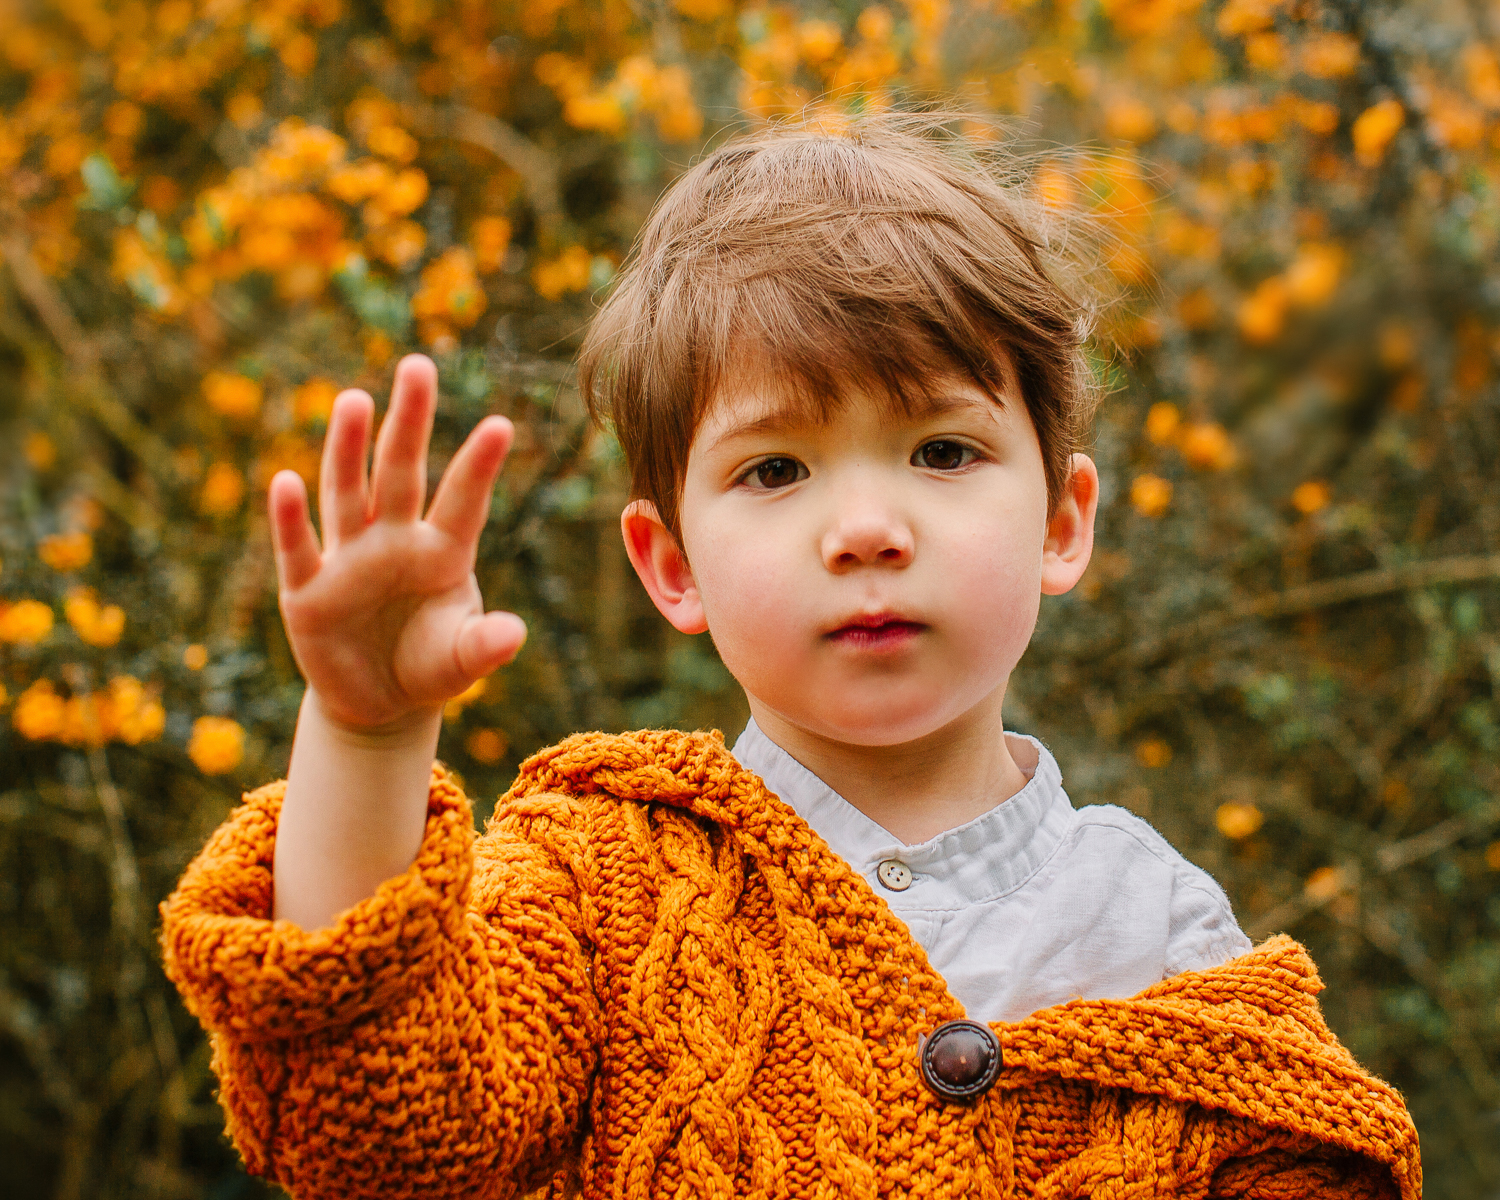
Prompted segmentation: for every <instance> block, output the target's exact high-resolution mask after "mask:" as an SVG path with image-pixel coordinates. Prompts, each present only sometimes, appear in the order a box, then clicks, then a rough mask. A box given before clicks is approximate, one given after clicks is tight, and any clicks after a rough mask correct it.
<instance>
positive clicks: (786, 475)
mask: <svg viewBox="0 0 1500 1200" xmlns="http://www.w3.org/2000/svg"><path fill="white" fill-rule="evenodd" d="M806 478H807V468H806V467H804V466H803V465H802V464H801V463H799V462H798V461H797V460H796V459H795V458H768V459H766V461H765V462H762V463H757V464H756V465H755V466H753V467H751V468H750V470H749V471H748V472H746V474H745V477H744V479H743V480H741V482H743V483H748V484H750V485H751V486H752V487H756V488H764V489H766V490H767V491H770V490H772V489H774V488H784V487H786V486H788V485H789V484H793V483H797V482H799V481H800V480H803V479H806Z"/></svg>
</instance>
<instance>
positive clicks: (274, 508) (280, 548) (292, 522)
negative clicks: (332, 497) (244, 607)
mask: <svg viewBox="0 0 1500 1200" xmlns="http://www.w3.org/2000/svg"><path fill="white" fill-rule="evenodd" d="M266 504H267V507H268V508H269V509H270V512H271V544H272V545H273V546H274V547H275V550H276V581H277V584H278V585H279V586H280V588H281V590H282V591H284V592H287V591H295V590H296V589H297V588H299V587H301V586H302V585H303V584H304V583H306V582H307V581H308V580H309V579H311V578H312V577H313V576H314V575H316V574H317V573H318V568H319V567H320V566H322V563H323V556H322V554H321V553H320V552H319V550H318V534H317V531H316V530H314V529H313V526H312V519H311V518H310V517H309V516H308V512H307V487H306V485H305V484H303V482H302V477H301V476H300V475H298V474H297V472H295V471H277V472H276V474H275V476H274V477H273V478H272V479H271V487H270V489H269V492H268V494H267V496H266Z"/></svg>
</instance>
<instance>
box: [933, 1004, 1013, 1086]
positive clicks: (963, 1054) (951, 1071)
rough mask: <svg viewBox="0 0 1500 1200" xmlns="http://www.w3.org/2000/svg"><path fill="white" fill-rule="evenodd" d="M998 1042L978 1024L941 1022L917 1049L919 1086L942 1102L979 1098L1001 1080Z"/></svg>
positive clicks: (987, 1028) (989, 1031)
mask: <svg viewBox="0 0 1500 1200" xmlns="http://www.w3.org/2000/svg"><path fill="white" fill-rule="evenodd" d="M1002 1058H1003V1056H1002V1055H1001V1053H1000V1039H999V1038H997V1037H996V1036H995V1035H994V1032H993V1031H992V1030H991V1029H990V1027H989V1026H988V1025H981V1024H980V1023H979V1022H978V1021H944V1022H943V1023H942V1024H941V1025H939V1026H938V1027H937V1028H936V1029H934V1030H933V1031H932V1032H931V1033H930V1034H928V1035H926V1036H925V1037H923V1038H922V1040H921V1041H920V1042H919V1043H918V1045H917V1062H918V1064H919V1065H920V1068H921V1071H922V1082H923V1083H925V1084H926V1085H927V1086H928V1087H929V1088H931V1089H932V1091H933V1093H934V1094H935V1095H937V1096H940V1097H941V1098H942V1099H944V1100H951V1101H955V1102H962V1101H965V1100H972V1099H974V1097H976V1096H982V1095H984V1093H985V1092H987V1091H989V1090H990V1086H991V1085H992V1084H993V1083H994V1082H995V1080H996V1079H998V1078H999V1077H1000V1066H1001V1062H1002Z"/></svg>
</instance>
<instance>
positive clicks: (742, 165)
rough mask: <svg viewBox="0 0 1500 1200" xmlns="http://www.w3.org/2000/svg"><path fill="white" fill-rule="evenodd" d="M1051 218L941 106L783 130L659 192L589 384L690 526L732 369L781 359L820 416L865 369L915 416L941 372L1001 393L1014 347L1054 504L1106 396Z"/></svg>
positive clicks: (671, 518) (593, 404) (724, 152)
mask: <svg viewBox="0 0 1500 1200" xmlns="http://www.w3.org/2000/svg"><path fill="white" fill-rule="evenodd" d="M1048 224H1049V220H1048V217H1047V214H1046V210H1045V209H1043V208H1042V206H1041V205H1039V204H1038V203H1036V202H1035V201H1033V200H1032V199H1030V198H1029V197H1028V196H1027V195H1026V193H1025V192H1024V191H1023V189H1022V188H1021V187H1020V186H1018V185H1016V184H1011V183H1006V182H1002V181H1001V180H1000V179H999V178H997V173H996V172H995V171H994V170H993V169H992V168H990V167H987V166H986V164H985V163H984V162H982V161H981V160H979V159H978V158H977V157H976V156H975V154H973V153H972V152H969V151H966V148H965V147H964V145H963V144H962V142H961V140H960V139H958V138H955V137H954V136H952V135H950V134H945V133H944V132H943V127H942V125H941V124H940V123H939V122H937V121H935V120H933V119H930V118H926V119H924V118H913V117H910V116H907V117H901V116H891V115H884V116H865V117H857V118H853V119H851V121H850V122H849V123H848V125H847V126H846V127H845V128H844V129H843V130H842V131H840V132H837V133H829V132H826V131H821V130H818V129H815V128H811V127H807V126H802V127H774V128H772V129H769V130H766V131H761V132H757V133H754V134H752V135H749V136H746V137H742V138H740V139H737V140H735V141H732V142H730V143H728V144H727V145H725V146H722V147H721V148H719V149H717V150H715V151H714V152H713V153H712V154H709V155H708V156H707V157H706V158H704V159H703V160H702V161H700V162H699V163H697V164H696V165H695V166H694V167H693V168H692V169H691V170H689V171H688V172H687V173H686V174H684V175H683V176H682V177H681V178H680V179H678V180H677V181H676V182H675V183H674V184H673V185H672V186H671V187H670V188H669V189H668V190H667V192H666V194H665V195H664V196H663V197H662V199H661V201H660V202H659V203H658V204H657V207H656V209H655V211H654V212H653V213H652V214H651V217H650V219H649V220H648V221H647V222H646V225H645V228H644V229H643V230H642V231H641V235H640V238H639V240H638V241H637V243H636V247H635V250H634V251H633V253H632V256H631V259H630V261H629V262H628V263H627V264H626V266H625V267H624V269H623V270H622V271H621V273H620V275H619V277H618V280H617V282H616V286H615V289H614V291H613V293H612V294H611V295H610V297H609V298H608V300H607V301H606V302H605V303H604V306H603V308H602V310H601V311H600V313H599V315H598V317H597V318H596V319H595V321H594V324H593V327H592V328H591V329H590V331H589V334H588V337H587V338H586V340H585V342H584V346H583V352H582V356H581V359H580V363H579V380H580V386H581V388H582V391H583V396H584V399H585V400H586V402H587V403H588V406H589V411H590V412H591V413H592V414H593V416H594V418H595V419H596V420H598V421H601V422H608V423H609V424H612V425H613V427H614V430H615V434H616V436H617V437H618V438H619V440H620V444H621V446H622V448H623V449H624V451H625V457H626V460H627V462H628V463H629V465H630V475H631V493H632V495H634V496H636V497H638V498H644V499H648V500H650V501H652V502H653V503H654V504H655V505H656V508H657V511H658V512H659V513H660V515H661V518H662V521H663V522H664V523H665V524H666V526H667V528H668V529H670V530H671V531H672V532H673V534H674V535H675V536H680V528H681V527H680V514H679V497H680V495H681V490H682V481H683V476H684V474H685V472H686V470H687V460H688V450H689V447H690V446H691V444H692V440H693V435H694V434H695V433H696V431H697V428H698V424H699V422H700V421H701V420H702V418H703V415H704V412H705V410H706V408H707V406H708V403H709V401H710V400H711V398H712V397H713V395H714V394H715V391H716V389H717V388H718V386H719V384H720V382H721V380H723V379H724V378H725V376H726V373H727V372H729V371H730V370H733V369H736V368H740V367H743V366H745V365H753V364H756V363H764V364H768V366H769V369H770V370H771V371H773V372H774V373H775V375H776V377H777V378H778V381H781V382H784V383H785V384H786V385H787V386H788V388H789V390H790V392H791V393H792V394H793V397H794V402H795V400H800V401H801V403H802V404H804V405H805V406H806V407H807V409H808V411H809V413H810V414H811V415H813V416H815V417H817V416H822V415H825V414H827V413H828V412H829V411H830V410H831V409H833V408H836V407H837V406H838V405H839V404H840V403H842V402H843V400H842V396H843V393H845V392H846V391H847V387H848V385H849V384H850V383H851V382H856V381H857V382H859V383H861V384H864V385H866V386H868V387H869V389H870V390H872V391H875V392H876V393H877V394H884V395H886V396H888V397H889V398H890V400H891V402H892V403H893V404H895V405H897V406H899V407H900V408H902V409H904V410H910V409H911V408H912V407H913V406H914V405H920V404H921V403H922V402H923V401H924V400H926V399H927V398H928V395H927V391H926V389H927V387H928V386H929V385H930V384H931V383H932V382H933V381H934V380H935V379H936V378H937V377H938V376H941V375H944V374H954V373H958V374H961V375H965V376H968V377H970V378H972V379H973V380H974V381H975V382H976V383H977V384H978V385H979V386H980V387H982V388H984V389H985V390H986V391H987V392H989V393H990V395H991V396H998V395H999V393H1000V392H1001V390H1002V388H1003V383H1004V374H1005V371H1004V366H1005V354H1006V353H1008V354H1009V356H1010V360H1011V362H1013V363H1014V364H1015V370H1016V375H1017V376H1018V377H1019V383H1020V387H1021V394H1022V397H1023V399H1024V400H1025V403H1026V408H1027V411H1028V412H1029V414H1030V416H1031V420H1032V423H1033V425H1034V426H1035V428H1036V432H1037V438H1038V441H1039V442H1040V444H1041V450H1042V463H1043V467H1044V469H1045V472H1046V480H1047V496H1048V507H1049V510H1050V509H1051V508H1052V507H1053V506H1055V504H1056V503H1057V500H1058V498H1059V496H1060V495H1061V492H1062V489H1063V487H1064V485H1065V483H1066V480H1067V474H1068V461H1069V456H1070V455H1071V454H1072V452H1073V451H1074V449H1075V448H1076V447H1077V446H1078V444H1079V442H1080V440H1081V438H1082V436H1083V434H1084V431H1085V429H1086V427H1087V424H1088V419H1089V416H1090V413H1091V411H1092V407H1093V398H1094V388H1093V384H1092V377H1091V375H1090V373H1089V369H1088V365H1087V363H1086V361H1085V359H1084V356H1083V349H1082V346H1083V339H1084V337H1085V335H1086V316H1087V314H1086V311H1085V309H1084V307H1083V306H1082V305H1080V304H1079V303H1077V302H1076V301H1075V300H1073V299H1072V298H1071V297H1070V296H1069V295H1068V294H1067V292H1066V291H1065V290H1064V289H1063V288H1062V287H1061V286H1060V285H1059V284H1058V282H1057V281H1056V280H1055V278H1054V270H1052V269H1049V265H1048V263H1047V261H1046V254H1047V251H1046V247H1047V240H1046V233H1047V229H1048Z"/></svg>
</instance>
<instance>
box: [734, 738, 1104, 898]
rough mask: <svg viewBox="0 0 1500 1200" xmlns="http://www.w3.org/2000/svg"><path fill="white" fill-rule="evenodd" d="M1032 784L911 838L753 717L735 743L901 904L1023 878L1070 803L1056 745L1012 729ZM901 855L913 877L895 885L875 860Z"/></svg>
mask: <svg viewBox="0 0 1500 1200" xmlns="http://www.w3.org/2000/svg"><path fill="white" fill-rule="evenodd" d="M1005 736H1006V737H1007V738H1009V739H1010V746H1011V752H1012V754H1013V756H1014V757H1015V759H1016V765H1017V766H1019V767H1020V768H1021V769H1022V771H1025V772H1027V773H1028V774H1029V775H1030V778H1029V779H1028V781H1027V783H1026V786H1025V787H1023V788H1022V789H1021V790H1020V791H1019V792H1017V793H1016V794H1015V795H1013V796H1011V797H1010V798H1009V799H1007V800H1005V801H1003V802H1001V803H1000V804H997V805H996V806H995V807H994V808H992V809H990V810H989V811H988V812H986V813H983V814H981V815H980V816H978V817H975V818H974V819H973V820H972V821H969V822H967V823H966V824H963V825H959V826H958V827H956V828H954V829H949V830H947V831H946V832H944V833H940V834H938V835H937V836H936V837H933V838H929V839H928V840H927V841H925V842H918V843H916V844H915V845H907V844H906V843H904V842H901V841H899V840H897V838H896V837H895V836H894V835H892V834H891V833H890V831H889V830H887V829H885V828H884V827H883V826H881V825H877V824H876V823H875V822H874V821H872V820H871V819H870V818H869V817H867V816H865V814H864V813H862V812H860V811H859V809H857V808H855V807H854V805H852V804H850V803H849V802H848V801H847V800H845V799H844V798H843V797H842V796H840V795H839V794H838V793H837V792H835V791H834V790H833V789H832V788H831V787H829V786H828V785H827V784H826V783H824V782H823V781H822V780H821V779H819V778H818V777H817V776H816V775H814V774H813V773H812V772H811V771H809V770H808V769H807V768H806V767H805V766H803V765H802V764H801V763H800V762H798V761H797V760H796V759H795V758H793V757H792V756H791V755H790V754H788V753H787V752H786V751H785V750H783V749H782V748H781V747H780V746H778V745H776V743H775V742H773V741H771V739H770V738H768V737H767V736H766V735H765V733H764V732H763V731H762V730H761V728H760V726H758V725H757V724H756V723H755V720H754V718H752V719H751V720H750V723H749V724H748V725H746V726H745V731H744V733H742V734H740V737H739V740H738V741H736V742H735V744H734V749H733V751H732V752H731V753H733V754H734V757H735V758H736V759H738V760H739V762H740V765H741V766H744V767H747V768H749V769H750V770H752V771H754V772H755V773H756V774H757V775H759V776H760V777H761V779H762V780H764V781H765V784H766V786H767V787H768V788H770V790H771V791H773V792H775V793H776V794H777V795H778V796H779V797H780V798H781V799H782V800H783V801H784V802H785V803H786V804H787V805H789V806H790V807H791V808H792V810H793V811H795V812H796V813H797V815H798V816H799V817H801V818H802V819H803V820H804V821H806V822H807V823H808V824H809V825H811V826H812V828H813V829H814V830H815V831H816V832H817V833H818V834H819V835H820V836H821V837H822V838H823V840H824V841H826V842H827V843H828V845H829V846H830V848H831V849H832V850H833V851H834V852H835V853H837V854H839V855H841V856H842V857H843V858H844V860H845V861H847V862H848V863H849V864H850V865H851V866H852V867H854V869H855V870H857V871H859V872H860V874H862V875H864V876H865V877H866V878H867V879H868V880H869V881H870V882H871V884H872V885H874V886H875V890H876V893H877V894H879V895H882V896H884V897H885V898H886V900H887V901H888V902H890V903H891V904H892V905H893V906H894V907H896V908H898V909H943V908H953V907H955V906H957V905H962V904H973V903H978V902H980V901H984V900H992V899H994V898H995V897H997V896H1001V895H1004V894H1005V893H1006V892H1009V891H1012V890H1014V889H1015V888H1017V887H1019V886H1020V885H1021V884H1023V883H1025V882H1026V880H1028V879H1030V878H1031V876H1033V875H1034V874H1036V872H1037V871H1038V870H1039V869H1040V868H1041V866H1042V864H1043V863H1045V862H1046V861H1047V859H1048V858H1050V857H1051V856H1052V853H1053V852H1054V851H1055V850H1056V849H1057V847H1058V846H1059V845H1060V844H1061V843H1062V839H1063V838H1064V836H1065V835H1066V834H1067V832H1068V830H1070V829H1071V828H1072V826H1073V822H1074V814H1073V806H1072V803H1071V802H1070V801H1069V800H1068V796H1067V793H1066V792H1064V791H1063V787H1062V773H1061V772H1060V771H1059V770H1058V766H1057V760H1056V759H1054V758H1053V757H1052V754H1051V752H1050V751H1049V750H1048V749H1047V747H1045V746H1044V745H1042V743H1041V742H1039V741H1037V740H1036V739H1035V738H1033V737H1027V736H1025V735H1023V734H1016V733H1007V734H1006V735H1005ZM889 859H895V860H897V861H899V862H902V863H905V864H906V865H907V866H908V867H909V868H911V872H912V876H913V878H912V884H911V887H910V888H908V889H907V890H906V891H904V892H901V893H892V892H889V891H887V890H886V889H885V888H884V887H881V886H880V885H879V883H878V877H877V875H876V868H877V867H878V866H879V865H880V864H881V863H882V862H884V861H887V860H889Z"/></svg>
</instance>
